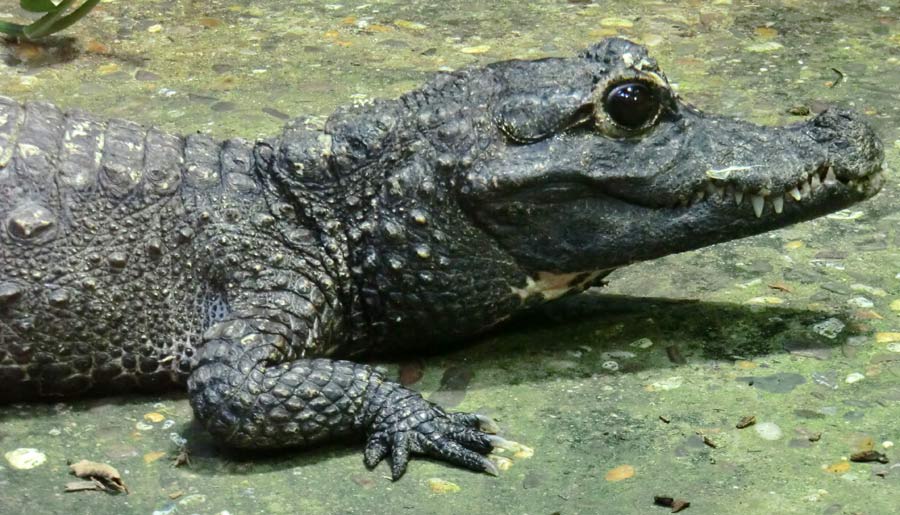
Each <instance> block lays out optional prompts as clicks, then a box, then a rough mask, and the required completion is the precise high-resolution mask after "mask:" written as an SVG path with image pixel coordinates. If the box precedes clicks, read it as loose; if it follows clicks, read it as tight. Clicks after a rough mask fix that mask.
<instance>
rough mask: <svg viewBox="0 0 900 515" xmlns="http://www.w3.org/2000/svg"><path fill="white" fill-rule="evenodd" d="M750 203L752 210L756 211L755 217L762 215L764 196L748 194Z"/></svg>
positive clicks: (764, 202)
mask: <svg viewBox="0 0 900 515" xmlns="http://www.w3.org/2000/svg"><path fill="white" fill-rule="evenodd" d="M750 203H751V204H753V212H754V213H756V218H759V217H761V216H762V212H763V206H764V205H765V204H766V197H763V196H762V195H750Z"/></svg>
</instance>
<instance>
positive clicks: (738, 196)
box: [734, 190, 744, 205]
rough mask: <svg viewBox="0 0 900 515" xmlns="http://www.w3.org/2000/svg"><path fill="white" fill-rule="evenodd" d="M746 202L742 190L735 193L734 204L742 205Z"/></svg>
mask: <svg viewBox="0 0 900 515" xmlns="http://www.w3.org/2000/svg"><path fill="white" fill-rule="evenodd" d="M743 201H744V192H743V191H741V190H737V191H735V192H734V203H735V204H737V205H741V202H743Z"/></svg>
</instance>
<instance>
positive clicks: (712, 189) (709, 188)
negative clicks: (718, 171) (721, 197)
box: [706, 182, 719, 197]
mask: <svg viewBox="0 0 900 515" xmlns="http://www.w3.org/2000/svg"><path fill="white" fill-rule="evenodd" d="M718 191H719V189H718V188H717V187H716V185H715V184H713V183H711V182H707V183H706V194H707V195H709V196H710V197H712V196H713V195H715V194H716V193H717V192H718Z"/></svg>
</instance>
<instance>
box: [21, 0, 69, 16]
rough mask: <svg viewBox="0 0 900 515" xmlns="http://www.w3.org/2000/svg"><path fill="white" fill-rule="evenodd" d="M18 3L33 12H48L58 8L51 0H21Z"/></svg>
mask: <svg viewBox="0 0 900 515" xmlns="http://www.w3.org/2000/svg"><path fill="white" fill-rule="evenodd" d="M57 3H58V2H57ZM19 5H21V6H22V9H25V10H26V11H28V12H33V13H48V12H50V11H55V10H56V9H58V8H59V6H58V5H56V4H55V3H53V1H52V0H21V1H20V2H19Z"/></svg>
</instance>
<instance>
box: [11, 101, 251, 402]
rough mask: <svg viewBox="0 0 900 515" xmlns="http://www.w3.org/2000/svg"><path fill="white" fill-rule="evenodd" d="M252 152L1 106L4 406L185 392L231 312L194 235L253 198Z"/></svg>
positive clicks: (75, 115) (46, 108) (51, 111)
mask: <svg viewBox="0 0 900 515" xmlns="http://www.w3.org/2000/svg"><path fill="white" fill-rule="evenodd" d="M250 152H251V147H250V145H249V144H246V143H244V142H241V141H239V140H233V141H231V142H226V143H225V144H220V143H218V142H215V141H213V140H211V139H210V138H207V137H205V136H200V135H192V136H190V137H187V138H183V137H179V136H176V135H172V134H168V133H165V132H162V131H159V130H157V129H154V128H146V127H143V126H141V125H139V124H136V123H133V122H128V121H123V120H108V121H104V120H99V119H97V118H94V117H92V116H90V115H87V114H84V113H81V112H68V113H64V112H62V111H60V110H59V109H57V108H56V107H54V106H52V105H50V104H46V103H30V104H26V105H20V104H18V103H16V102H14V101H12V100H11V99H7V98H3V97H0V224H2V225H0V384H2V385H4V392H3V393H0V400H4V399H6V400H9V399H22V398H31V397H45V396H48V395H49V396H52V395H57V394H65V395H71V394H75V393H81V392H83V391H86V390H91V389H97V388H99V387H103V389H104V390H109V389H113V390H131V389H136V388H138V389H142V390H148V389H154V388H156V387H159V388H163V387H166V386H169V385H171V383H172V382H180V381H182V380H183V379H184V375H185V373H186V371H187V368H188V365H186V363H188V362H189V360H190V355H191V354H192V352H193V348H194V346H195V344H196V343H197V341H198V340H199V335H200V334H201V333H202V330H203V328H204V327H205V326H207V325H209V323H210V320H214V319H216V318H220V317H221V316H222V312H223V311H224V310H226V309H227V307H226V302H225V299H224V298H223V297H222V296H221V294H219V293H217V289H216V287H215V284H214V281H213V280H212V279H213V277H212V274H211V273H210V267H209V266H208V261H207V260H205V259H204V257H203V256H201V255H200V254H201V253H202V248H203V241H204V239H203V235H204V226H205V224H207V223H208V222H209V221H210V220H209V219H210V217H211V215H210V212H211V210H210V207H211V206H212V205H213V204H214V203H215V202H216V199H217V198H218V197H219V196H221V195H223V194H224V193H223V192H227V191H229V190H231V191H242V190H252V189H253V188H255V184H254V183H253V181H252V179H251V178H250V176H249V173H248V172H249V170H250V164H249V161H250V160H249V156H250ZM229 167H230V168H235V169H236V168H240V170H229ZM235 171H236V172H240V173H231V174H226V173H225V172H235ZM223 177H225V178H230V179H229V182H230V183H232V184H231V188H226V187H223V182H224V181H223Z"/></svg>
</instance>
